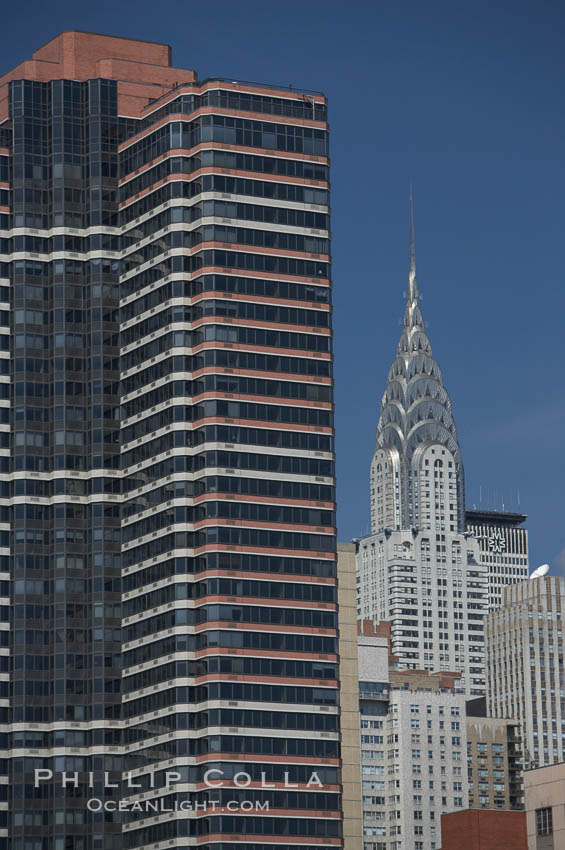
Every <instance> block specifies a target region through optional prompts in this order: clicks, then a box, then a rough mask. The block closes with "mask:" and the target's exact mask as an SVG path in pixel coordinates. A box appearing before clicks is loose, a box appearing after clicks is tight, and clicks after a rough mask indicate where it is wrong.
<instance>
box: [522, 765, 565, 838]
mask: <svg viewBox="0 0 565 850" xmlns="http://www.w3.org/2000/svg"><path fill="white" fill-rule="evenodd" d="M524 788H525V796H526V822H527V832H528V850H562V848H563V847H565V762H563V761H562V762H557V763H555V764H551V765H548V766H547V767H538V768H534V769H533V770H527V771H526V773H525V774H524Z"/></svg>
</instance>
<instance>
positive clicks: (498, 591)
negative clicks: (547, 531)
mask: <svg viewBox="0 0 565 850" xmlns="http://www.w3.org/2000/svg"><path fill="white" fill-rule="evenodd" d="M526 519H527V516H526V514H521V513H515V512H512V511H489V510H477V509H476V508H473V509H470V508H467V510H466V511H465V520H466V523H467V531H468V532H470V533H471V534H472V535H473V537H475V538H476V539H477V540H478V541H479V552H480V557H479V560H480V562H481V564H486V567H487V570H488V592H489V610H491V611H492V610H493V609H494V608H498V607H500V605H501V604H502V593H503V590H504V587H505V586H506V585H507V584H514V583H515V582H517V581H524V579H526V578H528V572H529V562H528V530H527V528H524V523H525V521H526Z"/></svg>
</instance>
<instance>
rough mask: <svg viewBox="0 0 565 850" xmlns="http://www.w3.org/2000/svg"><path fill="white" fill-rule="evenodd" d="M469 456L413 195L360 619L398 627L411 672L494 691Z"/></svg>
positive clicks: (362, 555) (361, 561)
mask: <svg viewBox="0 0 565 850" xmlns="http://www.w3.org/2000/svg"><path fill="white" fill-rule="evenodd" d="M464 493H465V487H464V477H463V462H462V458H461V449H460V446H459V442H458V439H457V429H456V427H455V420H454V418H453V414H452V411H451V401H450V398H449V394H448V392H447V390H446V388H445V386H444V384H443V377H442V373H441V370H440V368H439V366H438V364H437V362H436V361H435V360H434V357H433V355H432V348H431V345H430V341H429V339H428V335H427V333H426V328H425V324H424V320H423V318H422V312H421V306H420V294H419V291H418V283H417V281H416V261H415V251H414V226H413V215H412V198H410V266H409V273H408V293H407V298H406V307H405V312H404V322H403V328H402V333H401V336H400V341H399V343H398V347H397V352H396V357H395V359H394V361H393V364H392V366H391V368H390V371H389V374H388V380H387V385H386V389H385V392H384V395H383V398H382V402H381V411H380V417H379V422H378V426H377V440H376V446H375V451H374V454H373V458H372V461H371V468H370V507H371V534H370V535H369V536H367V537H363V538H361V539H360V540H359V541H358V544H357V549H358V554H357V601H358V610H357V613H358V616H359V617H360V618H361V619H372V620H374V621H380V620H388V621H390V623H391V639H392V646H391V649H392V652H393V653H394V655H396V656H397V657H398V659H399V661H400V664H401V665H402V666H404V667H406V668H419V669H422V668H423V669H428V670H436V671H439V670H445V671H453V672H460V673H461V676H462V680H463V686H464V688H465V691H466V692H467V694H469V695H479V694H482V693H483V691H484V617H485V613H486V610H487V606H488V586H487V585H488V574H487V568H486V566H485V565H484V564H481V563H480V560H481V559H480V551H479V544H478V541H477V540H476V539H475V538H474V537H473V536H472V535H471V534H470V533H468V532H466V531H465V495H464Z"/></svg>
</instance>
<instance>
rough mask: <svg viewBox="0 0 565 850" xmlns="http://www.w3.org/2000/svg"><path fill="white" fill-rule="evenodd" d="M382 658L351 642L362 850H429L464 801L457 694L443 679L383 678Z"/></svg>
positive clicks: (365, 642) (369, 638) (463, 740)
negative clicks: (355, 656) (355, 664)
mask: <svg viewBox="0 0 565 850" xmlns="http://www.w3.org/2000/svg"><path fill="white" fill-rule="evenodd" d="M368 625H369V626H370V625H371V624H368ZM388 651H389V650H388V640H387V639H386V636H385V635H384V633H383V635H382V636H378V635H361V636H360V637H359V678H360V683H359V697H360V710H361V772H362V791H363V834H364V850H437V848H440V847H441V815H442V814H444V813H446V812H452V811H458V810H460V809H464V808H467V806H468V802H469V797H468V792H467V737H466V721H465V695H464V692H463V689H462V688H461V687H459V685H460V682H459V680H458V679H456V678H455V677H454V676H452V675H451V676H450V675H449V674H445V675H443V674H429V673H426V672H424V671H409V670H407V671H395V670H392V671H390V672H389V669H388V668H389V656H388Z"/></svg>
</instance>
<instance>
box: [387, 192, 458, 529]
mask: <svg viewBox="0 0 565 850" xmlns="http://www.w3.org/2000/svg"><path fill="white" fill-rule="evenodd" d="M430 465H431V466H430ZM430 469H431V471H432V474H433V470H434V469H435V472H436V473H437V474H436V478H437V483H438V491H437V493H436V495H435V497H434V498H432V496H431V495H430V493H431V489H430V486H429V484H426V483H425V478H426V471H427V472H428V473H429V472H430ZM440 470H441V482H442V487H441V488H440V487H439V484H440V479H439V478H438V477H437V475H438V474H439V472H440ZM444 476H445V482H444V483H445V487H444V486H443V479H444ZM440 495H441V498H440ZM432 502H433V504H432ZM464 527H465V501H464V482H463V463H462V459H461V449H460V447H459V442H458V439H457V430H456V427H455V420H454V418H453V415H452V412H451V400H450V398H449V395H448V393H447V390H446V389H445V387H444V385H443V376H442V374H441V370H440V368H439V366H438V364H437V362H436V361H435V360H434V358H433V355H432V347H431V344H430V341H429V339H428V335H427V333H426V329H425V325H424V320H423V318H422V313H421V309H420V294H419V291H418V283H417V281H416V256H415V247H414V215H413V200H412V189H410V266H409V271H408V292H407V297H406V309H405V313H404V322H403V328H402V334H401V336H400V340H399V342H398V347H397V354H396V358H395V360H394V362H393V364H392V366H391V368H390V371H389V374H388V380H387V386H386V389H385V392H384V395H383V398H382V402H381V413H380V417H379V422H378V426H377V444H376V448H375V453H374V455H373V460H372V463H371V530H372V532H375V531H379V530H381V529H383V528H391V529H401V528H429V529H431V528H435V529H436V531H442V530H443V531H445V530H447V531H450V530H452V531H459V530H463V529H464Z"/></svg>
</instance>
